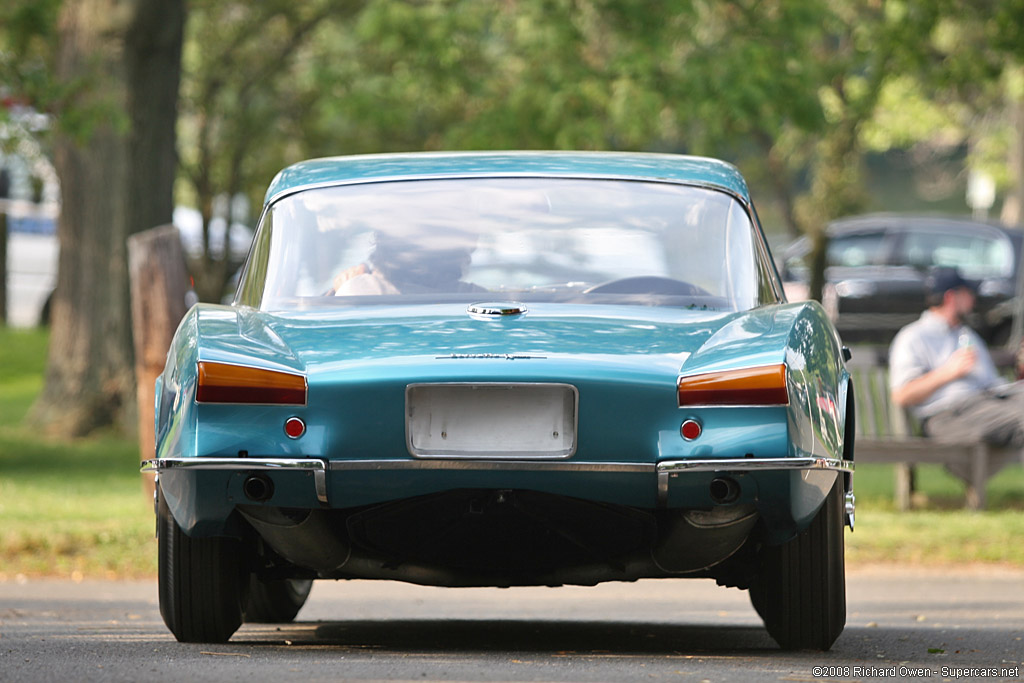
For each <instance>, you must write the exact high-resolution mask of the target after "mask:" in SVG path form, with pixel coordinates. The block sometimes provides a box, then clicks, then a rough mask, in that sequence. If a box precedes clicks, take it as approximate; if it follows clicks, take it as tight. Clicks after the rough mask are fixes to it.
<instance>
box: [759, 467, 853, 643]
mask: <svg viewBox="0 0 1024 683" xmlns="http://www.w3.org/2000/svg"><path fill="white" fill-rule="evenodd" d="M843 491H844V490H843V477H842V476H838V477H836V483H835V484H834V485H833V487H832V491H831V492H830V493H829V495H828V497H827V498H826V499H825V504H824V505H822V507H821V509H820V510H819V511H818V514H817V515H815V517H814V520H813V521H812V522H811V525H810V526H809V527H808V528H807V529H806V530H804V531H803V532H802V533H800V534H799V535H798V536H797V537H796V538H794V539H792V540H791V541H788V542H787V543H783V544H782V545H778V546H766V547H764V548H762V549H761V554H760V567H759V572H758V578H757V580H756V581H755V582H754V584H753V585H752V586H751V587H750V601H751V603H752V604H753V605H754V609H756V610H757V613H758V614H759V615H760V616H761V619H762V620H763V621H764V625H765V628H767V629H768V634H769V635H771V637H772V638H774V639H775V642H777V643H778V644H779V646H780V647H781V648H782V649H784V650H828V649H829V648H830V647H832V643H834V642H835V641H836V638H838V637H839V634H840V633H842V632H843V627H844V626H845V625H846V569H845V558H844V544H843V497H844V496H843Z"/></svg>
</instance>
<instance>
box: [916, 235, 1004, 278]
mask: <svg viewBox="0 0 1024 683" xmlns="http://www.w3.org/2000/svg"><path fill="white" fill-rule="evenodd" d="M903 254H904V259H905V262H906V263H908V264H910V265H912V266H915V267H917V268H920V269H922V270H927V269H929V268H934V267H936V266H950V267H955V268H958V269H959V270H960V272H961V273H963V275H964V277H968V278H972V279H985V278H993V277H1008V276H1009V275H1010V274H1011V273H1012V272H1013V248H1012V247H1011V245H1010V243H1009V241H1008V240H1005V239H1000V238H998V237H990V236H987V235H971V234H963V233H953V232H939V231H934V232H932V231H913V232H909V231H908V232H907V233H906V235H905V236H904V238H903Z"/></svg>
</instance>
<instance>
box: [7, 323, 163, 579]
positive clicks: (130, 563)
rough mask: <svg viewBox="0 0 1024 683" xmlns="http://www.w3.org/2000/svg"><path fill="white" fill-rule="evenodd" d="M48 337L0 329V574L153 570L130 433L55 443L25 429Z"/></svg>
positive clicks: (148, 521) (147, 512)
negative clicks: (25, 419) (126, 435)
mask: <svg viewBox="0 0 1024 683" xmlns="http://www.w3.org/2000/svg"><path fill="white" fill-rule="evenodd" d="M46 343H47V336H46V334H45V332H41V331H35V330H33V331H20V330H18V331H14V330H5V329H3V328H0V580H3V579H5V578H11V577H14V576H16V575H17V574H25V575H29V576H35V575H52V576H63V577H74V578H77V577H97V578H127V577H142V576H151V575H155V573H156V541H155V540H154V537H153V531H154V520H153V512H152V509H153V505H152V501H146V499H145V496H144V495H143V492H142V483H141V479H140V477H141V475H140V474H139V467H138V461H139V450H138V445H137V443H136V441H135V440H134V439H133V438H124V437H123V436H120V435H117V434H109V433H108V434H100V435H96V436H93V437H89V438H88V439H78V440H74V441H61V440H56V439H48V438H41V437H40V436H38V435H37V434H35V433H33V432H32V431H31V430H30V429H29V428H28V427H26V426H25V425H24V418H25V415H26V414H27V413H28V410H29V408H30V406H31V404H32V402H33V401H34V400H35V397H36V395H37V394H38V393H39V390H40V389H41V388H42V377H43V370H44V366H45V360H46Z"/></svg>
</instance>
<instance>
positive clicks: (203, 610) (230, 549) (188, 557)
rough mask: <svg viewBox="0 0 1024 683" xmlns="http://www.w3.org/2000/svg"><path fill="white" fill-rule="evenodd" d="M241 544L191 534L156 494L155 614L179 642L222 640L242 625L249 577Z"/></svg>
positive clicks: (225, 640) (225, 539)
mask: <svg viewBox="0 0 1024 683" xmlns="http://www.w3.org/2000/svg"><path fill="white" fill-rule="evenodd" d="M240 545H241V544H240V543H239V542H238V541H237V540H234V539H228V538H190V537H189V536H188V535H186V534H185V532H184V531H182V530H181V527H179V526H178V523H177V522H176V521H174V517H173V516H172V515H171V512H170V510H169V509H168V508H167V503H165V502H164V500H163V496H160V502H159V511H158V518H157V546H158V557H159V566H158V573H159V587H160V615H161V616H162V617H163V619H164V623H165V624H167V628H169V629H170V630H171V633H173V634H174V637H175V638H177V639H178V640H179V641H180V642H183V643H225V642H227V641H228V639H229V638H231V636H232V634H234V632H235V631H237V630H238V627H239V626H241V625H242V605H243V604H244V601H245V589H246V588H247V586H248V581H249V577H248V574H247V572H246V570H245V566H244V564H243V563H242V560H241V557H242V553H241V548H240Z"/></svg>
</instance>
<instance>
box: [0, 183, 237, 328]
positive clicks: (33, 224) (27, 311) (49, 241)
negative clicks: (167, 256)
mask: <svg viewBox="0 0 1024 683" xmlns="http://www.w3.org/2000/svg"><path fill="white" fill-rule="evenodd" d="M0 201H3V202H4V205H3V207H0V208H2V209H3V210H5V211H6V213H7V324H8V325H10V326H11V327H34V326H37V325H47V324H49V321H50V301H51V298H52V296H53V290H54V289H55V288H56V286H57V267H58V260H59V256H60V244H59V241H58V239H57V214H58V212H59V210H60V207H59V205H58V204H56V203H52V202H50V203H45V204H37V203H34V202H29V201H23V200H0ZM173 221H174V225H175V226H176V227H177V228H178V232H179V234H180V235H181V244H182V249H183V250H184V253H185V256H186V257H187V258H191V259H198V258H200V257H201V256H202V249H203V247H202V244H203V243H202V239H203V234H202V218H201V217H200V215H199V212H198V211H196V210H195V209H192V208H189V207H184V206H179V207H176V208H175V209H174V218H173ZM224 224H225V221H224V220H223V219H214V220H213V221H212V223H211V225H210V242H211V244H212V245H214V248H213V256H214V258H220V256H221V253H222V252H223V249H222V248H219V245H222V244H223V241H224ZM252 234H253V232H252V229H251V228H250V227H248V226H246V225H242V224H241V223H235V224H233V225H232V226H231V232H230V234H229V247H228V248H229V249H230V253H231V266H230V267H231V271H232V272H234V271H235V270H237V268H238V267H239V266H240V265H241V263H242V262H243V261H244V260H245V256H246V254H248V253H249V245H250V244H251V243H252Z"/></svg>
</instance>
